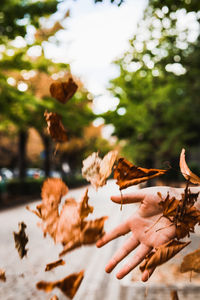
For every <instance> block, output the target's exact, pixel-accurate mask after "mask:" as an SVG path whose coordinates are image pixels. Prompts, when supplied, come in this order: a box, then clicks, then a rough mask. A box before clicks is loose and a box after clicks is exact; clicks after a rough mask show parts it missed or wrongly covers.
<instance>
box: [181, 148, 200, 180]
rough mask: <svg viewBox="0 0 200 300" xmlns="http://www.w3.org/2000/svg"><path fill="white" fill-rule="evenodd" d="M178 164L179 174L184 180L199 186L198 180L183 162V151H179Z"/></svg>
mask: <svg viewBox="0 0 200 300" xmlns="http://www.w3.org/2000/svg"><path fill="white" fill-rule="evenodd" d="M179 164H180V169H181V173H182V175H183V176H184V177H185V179H186V180H189V181H190V182H191V183H193V184H200V178H199V177H198V176H197V175H196V174H194V173H193V172H192V171H191V170H190V169H189V167H188V165H187V163H186V161H185V149H182V151H181V155H180V163H179Z"/></svg>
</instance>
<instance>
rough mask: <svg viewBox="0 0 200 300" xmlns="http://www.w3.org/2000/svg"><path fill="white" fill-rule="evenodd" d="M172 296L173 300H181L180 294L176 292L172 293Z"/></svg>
mask: <svg viewBox="0 0 200 300" xmlns="http://www.w3.org/2000/svg"><path fill="white" fill-rule="evenodd" d="M170 295H171V300H179V298H178V293H177V291H176V290H173V291H171V292H170Z"/></svg>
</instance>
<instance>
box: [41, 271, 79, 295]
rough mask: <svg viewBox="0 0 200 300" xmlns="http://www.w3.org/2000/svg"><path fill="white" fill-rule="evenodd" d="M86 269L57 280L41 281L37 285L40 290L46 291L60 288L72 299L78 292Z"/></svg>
mask: <svg viewBox="0 0 200 300" xmlns="http://www.w3.org/2000/svg"><path fill="white" fill-rule="evenodd" d="M83 276H84V271H80V272H79V273H74V274H71V275H69V276H67V277H65V278H63V279H61V280H57V281H49V282H47V281H39V282H38V283H37V284H36V287H37V288H38V289H39V290H44V291H45V292H46V293H48V292H51V291H52V290H53V289H54V288H56V287H57V288H59V289H60V290H61V291H62V292H63V293H64V294H65V295H66V296H67V297H69V298H70V299H72V298H73V297H74V295H75V294H76V292H77V290H78V288H79V286H80V284H81V281H82V280H83Z"/></svg>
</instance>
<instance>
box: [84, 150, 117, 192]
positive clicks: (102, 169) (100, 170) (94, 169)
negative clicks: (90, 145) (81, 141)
mask: <svg viewBox="0 0 200 300" xmlns="http://www.w3.org/2000/svg"><path fill="white" fill-rule="evenodd" d="M117 155H118V152H117V151H110V152H108V153H107V154H106V155H105V156H104V158H103V159H101V158H100V157H99V155H98V152H93V153H92V154H91V155H90V156H88V157H87V158H86V159H85V160H84V161H83V168H82V175H83V177H84V178H86V179H87V181H89V182H90V183H91V185H92V186H93V187H95V188H96V189H98V188H99V187H100V186H103V185H105V184H106V180H107V178H108V177H109V176H110V174H111V172H112V167H113V165H114V163H115V160H116V158H117Z"/></svg>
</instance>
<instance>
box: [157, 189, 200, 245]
mask: <svg viewBox="0 0 200 300" xmlns="http://www.w3.org/2000/svg"><path fill="white" fill-rule="evenodd" d="M198 194H199V193H191V191H190V189H189V188H188V184H187V186H186V188H185V190H184V193H183V194H182V195H181V199H180V200H178V199H176V198H175V197H172V198H170V196H169V194H167V197H166V199H165V200H163V199H162V196H161V194H160V193H158V195H159V196H160V197H161V199H162V201H161V202H160V203H159V204H160V205H161V206H162V208H163V213H162V216H161V217H165V218H167V219H168V220H169V221H171V222H172V224H173V225H175V227H176V237H177V239H178V240H179V239H181V238H184V237H185V236H189V234H190V233H191V232H194V227H195V225H196V224H197V223H199V224H200V211H199V210H198V209H197V208H196V207H194V203H195V202H196V201H197V198H198ZM161 217H160V218H161ZM160 218H159V219H160ZM159 219H158V220H159Z"/></svg>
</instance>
